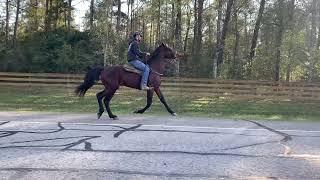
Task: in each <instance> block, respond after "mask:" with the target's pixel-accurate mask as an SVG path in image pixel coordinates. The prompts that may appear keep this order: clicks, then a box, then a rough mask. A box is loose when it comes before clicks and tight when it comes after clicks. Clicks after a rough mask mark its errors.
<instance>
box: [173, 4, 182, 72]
mask: <svg viewBox="0 0 320 180" xmlns="http://www.w3.org/2000/svg"><path fill="white" fill-rule="evenodd" d="M181 17H182V16H181V0H177V18H176V27H175V48H176V49H177V50H178V51H182V37H181V31H182V29H181V26H182V22H181ZM179 65H180V63H179V61H176V65H175V70H176V71H175V74H176V75H179V68H180V66H179Z"/></svg>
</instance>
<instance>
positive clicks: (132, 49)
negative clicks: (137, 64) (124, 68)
mask: <svg viewBox="0 0 320 180" xmlns="http://www.w3.org/2000/svg"><path fill="white" fill-rule="evenodd" d="M145 55H146V53H145V52H141V51H140V49H139V44H138V41H136V40H133V41H132V42H131V43H130V45H129V49H128V57H127V58H128V61H133V60H137V59H140V58H143V57H144V56H145Z"/></svg>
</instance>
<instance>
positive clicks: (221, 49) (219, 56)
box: [217, 0, 234, 65]
mask: <svg viewBox="0 0 320 180" xmlns="http://www.w3.org/2000/svg"><path fill="white" fill-rule="evenodd" d="M233 3H234V0H228V3H227V9H226V15H225V19H224V21H223V27H222V32H221V38H220V44H219V49H218V52H217V63H218V65H220V64H222V63H223V53H224V46H225V40H226V36H227V33H228V25H229V21H230V16H231V11H232V6H233Z"/></svg>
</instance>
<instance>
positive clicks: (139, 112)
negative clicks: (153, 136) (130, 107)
mask: <svg viewBox="0 0 320 180" xmlns="http://www.w3.org/2000/svg"><path fill="white" fill-rule="evenodd" d="M133 113H136V114H142V113H143V112H141V111H140V110H136V111H135V112H133Z"/></svg>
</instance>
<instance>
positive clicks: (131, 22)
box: [130, 0, 134, 31]
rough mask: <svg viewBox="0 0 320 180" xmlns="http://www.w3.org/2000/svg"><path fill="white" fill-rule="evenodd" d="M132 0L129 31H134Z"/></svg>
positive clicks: (131, 2) (131, 0)
mask: <svg viewBox="0 0 320 180" xmlns="http://www.w3.org/2000/svg"><path fill="white" fill-rule="evenodd" d="M133 2H134V1H133V0H130V6H131V7H130V8H131V15H130V19H131V20H130V31H134V29H133V13H134V12H133Z"/></svg>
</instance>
